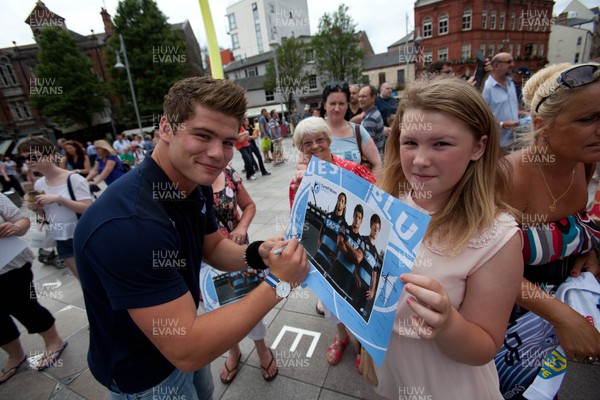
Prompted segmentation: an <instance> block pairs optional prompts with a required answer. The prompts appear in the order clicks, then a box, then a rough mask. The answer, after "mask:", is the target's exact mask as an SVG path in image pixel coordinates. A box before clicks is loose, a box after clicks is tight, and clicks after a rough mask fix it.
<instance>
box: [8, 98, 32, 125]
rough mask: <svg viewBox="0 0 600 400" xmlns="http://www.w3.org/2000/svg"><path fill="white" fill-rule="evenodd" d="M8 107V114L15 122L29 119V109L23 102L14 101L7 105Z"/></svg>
mask: <svg viewBox="0 0 600 400" xmlns="http://www.w3.org/2000/svg"><path fill="white" fill-rule="evenodd" d="M8 107H9V108H10V112H11V114H12V115H13V119H15V120H16V121H23V120H25V119H31V113H30V112H29V107H28V106H27V103H25V102H24V101H15V102H12V103H8Z"/></svg>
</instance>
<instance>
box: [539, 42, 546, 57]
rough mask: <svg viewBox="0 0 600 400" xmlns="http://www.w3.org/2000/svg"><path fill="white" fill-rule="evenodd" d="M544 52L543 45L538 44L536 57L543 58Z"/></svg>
mask: <svg viewBox="0 0 600 400" xmlns="http://www.w3.org/2000/svg"><path fill="white" fill-rule="evenodd" d="M544 50H545V49H544V43H542V44H540V49H539V51H538V55H539V56H540V57H544V56H545V54H544Z"/></svg>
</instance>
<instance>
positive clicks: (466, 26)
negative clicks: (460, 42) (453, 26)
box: [462, 8, 473, 31]
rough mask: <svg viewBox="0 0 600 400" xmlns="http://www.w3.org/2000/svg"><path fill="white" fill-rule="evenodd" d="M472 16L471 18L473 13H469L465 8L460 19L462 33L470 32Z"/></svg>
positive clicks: (468, 9) (469, 10)
mask: <svg viewBox="0 0 600 400" xmlns="http://www.w3.org/2000/svg"><path fill="white" fill-rule="evenodd" d="M472 16H473V12H472V11H471V9H470V8H467V9H466V10H465V11H463V18H462V29H463V31H470V30H471V17H472Z"/></svg>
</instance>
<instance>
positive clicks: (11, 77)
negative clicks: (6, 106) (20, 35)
mask: <svg viewBox="0 0 600 400" xmlns="http://www.w3.org/2000/svg"><path fill="white" fill-rule="evenodd" d="M18 84H19V82H18V81H17V76H16V75H15V70H14V69H13V67H12V64H11V62H10V60H9V59H8V57H2V58H0V85H2V86H3V87H10V86H17V85H18Z"/></svg>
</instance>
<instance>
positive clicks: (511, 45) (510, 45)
mask: <svg viewBox="0 0 600 400" xmlns="http://www.w3.org/2000/svg"><path fill="white" fill-rule="evenodd" d="M508 52H509V53H510V54H512V53H513V44H512V43H509V44H508Z"/></svg>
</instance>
